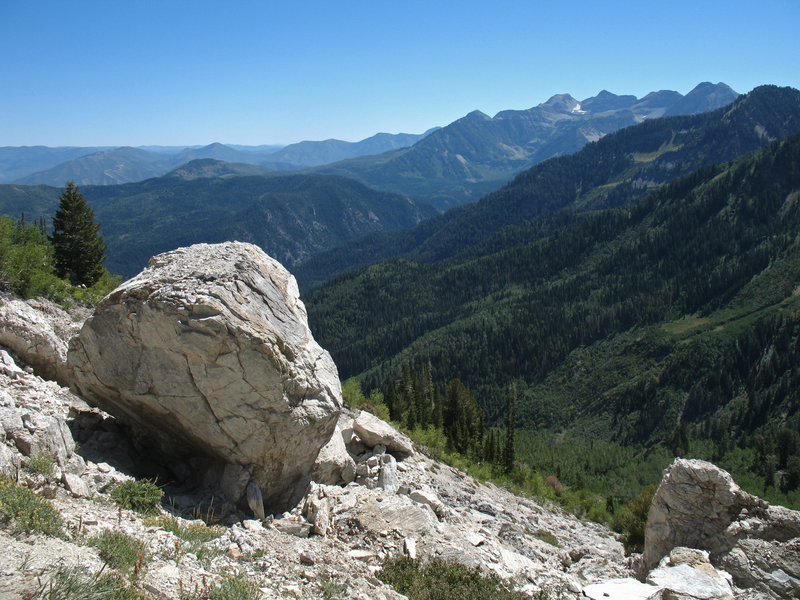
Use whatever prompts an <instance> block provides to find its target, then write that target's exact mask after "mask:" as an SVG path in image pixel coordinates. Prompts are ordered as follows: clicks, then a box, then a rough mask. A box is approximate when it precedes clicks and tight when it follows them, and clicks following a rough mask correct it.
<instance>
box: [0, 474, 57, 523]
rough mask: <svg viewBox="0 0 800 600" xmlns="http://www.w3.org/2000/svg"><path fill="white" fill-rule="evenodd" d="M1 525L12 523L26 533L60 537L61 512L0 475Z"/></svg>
mask: <svg viewBox="0 0 800 600" xmlns="http://www.w3.org/2000/svg"><path fill="white" fill-rule="evenodd" d="M0 523H2V524H6V523H11V524H13V525H14V526H16V527H17V528H19V529H21V530H22V531H24V532H26V533H30V532H38V533H44V534H46V535H60V534H61V527H62V519H61V515H60V514H59V512H58V511H57V510H56V509H55V508H53V505H52V504H50V503H49V502H48V501H47V500H45V499H44V498H40V497H39V496H37V495H36V494H34V493H33V492H32V491H31V490H29V489H28V488H26V487H24V486H21V485H19V484H17V483H15V482H14V481H12V480H11V479H9V478H8V477H6V476H5V475H0Z"/></svg>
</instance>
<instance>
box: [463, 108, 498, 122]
mask: <svg viewBox="0 0 800 600" xmlns="http://www.w3.org/2000/svg"><path fill="white" fill-rule="evenodd" d="M463 118H464V119H465V120H472V121H491V120H492V117H490V116H489V115H487V114H486V113H484V112H481V111H479V110H473V111H472V112H471V113H469V114H467V115H466V116H464V117H463Z"/></svg>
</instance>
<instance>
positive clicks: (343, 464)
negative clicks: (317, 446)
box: [311, 417, 356, 485]
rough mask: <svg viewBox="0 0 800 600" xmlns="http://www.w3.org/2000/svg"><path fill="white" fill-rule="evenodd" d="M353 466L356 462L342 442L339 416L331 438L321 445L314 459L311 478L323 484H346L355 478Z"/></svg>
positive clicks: (354, 466)
mask: <svg viewBox="0 0 800 600" xmlns="http://www.w3.org/2000/svg"><path fill="white" fill-rule="evenodd" d="M350 421H352V420H350ZM355 468H356V463H355V461H354V460H353V458H352V457H351V456H350V454H349V453H348V452H347V447H346V446H345V444H344V438H343V437H342V418H341V417H340V419H339V422H338V423H337V424H336V429H334V431H333V434H332V435H331V439H329V440H328V443H327V444H325V445H324V446H323V447H322V449H321V450H320V451H319V455H317V460H316V461H314V470H313V471H312V472H311V479H312V480H313V481H315V482H316V483H322V484H324V485H338V484H348V483H350V482H351V481H353V479H355Z"/></svg>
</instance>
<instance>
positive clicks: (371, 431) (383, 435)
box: [353, 410, 414, 455]
mask: <svg viewBox="0 0 800 600" xmlns="http://www.w3.org/2000/svg"><path fill="white" fill-rule="evenodd" d="M353 431H354V432H355V434H356V435H357V436H358V437H359V439H360V440H361V441H362V442H364V444H366V445H367V446H369V447H370V448H374V447H375V446H377V445H379V444H380V445H382V446H384V447H385V448H386V449H387V450H389V451H390V452H398V453H400V454H407V455H411V454H413V453H414V447H413V445H412V444H411V440H410V439H408V437H406V436H404V435H403V434H402V433H400V432H399V431H397V430H396V429H395V428H394V427H392V426H391V425H389V424H388V423H387V422H386V421H383V420H382V419H379V418H378V417H376V416H375V415H373V414H372V413H369V412H367V411H366V410H362V411H361V413H359V415H358V417H357V418H356V420H355V421H354V422H353Z"/></svg>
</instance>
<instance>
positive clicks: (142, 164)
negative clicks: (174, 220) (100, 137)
mask: <svg viewBox="0 0 800 600" xmlns="http://www.w3.org/2000/svg"><path fill="white" fill-rule="evenodd" d="M431 131H432V130H431ZM427 133H429V132H425V133H423V134H419V135H417V134H408V133H399V134H389V133H378V134H376V135H374V136H372V137H369V138H367V139H365V140H361V141H360V142H344V141H341V140H325V141H321V142H299V143H297V144H290V145H289V146H285V147H281V146H233V145H226V144H220V143H213V144H209V145H207V146H202V147H189V148H180V147H158V146H154V147H145V148H132V147H129V146H123V147H119V148H48V147H44V146H35V147H22V148H13V147H5V148H0V183H12V182H13V183H20V184H24V185H39V184H44V185H55V186H58V185H64V183H65V182H66V181H74V182H75V183H76V184H77V185H114V184H119V183H131V182H136V181H142V180H144V179H149V178H151V177H159V176H161V175H164V174H166V173H167V172H168V171H170V170H172V169H174V168H175V167H177V166H179V165H182V164H185V163H187V162H189V161H191V160H195V159H198V158H213V159H215V160H221V161H226V162H232V163H242V164H250V165H259V166H263V167H265V168H264V169H263V170H262V172H263V171H265V170H273V169H274V170H298V169H302V168H304V167H311V166H316V165H320V164H324V163H327V162H336V161H339V160H344V159H346V158H351V157H353V156H360V155H362V154H377V153H381V152H385V151H387V150H392V149H395V148H401V147H404V146H408V145H411V144H413V143H414V142H416V141H417V140H419V139H421V138H422V137H424V136H425V135H427ZM62 161H63V162H62Z"/></svg>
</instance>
